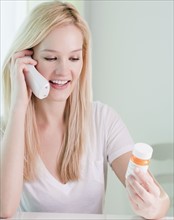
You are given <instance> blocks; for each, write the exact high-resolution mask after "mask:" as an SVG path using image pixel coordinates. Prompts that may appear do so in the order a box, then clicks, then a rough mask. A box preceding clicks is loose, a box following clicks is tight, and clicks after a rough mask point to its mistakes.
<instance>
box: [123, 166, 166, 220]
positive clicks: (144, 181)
mask: <svg viewBox="0 0 174 220" xmlns="http://www.w3.org/2000/svg"><path fill="white" fill-rule="evenodd" d="M126 189H127V191H128V196H129V199H130V202H131V206H132V209H133V211H134V212H135V213H136V214H137V215H140V216H142V217H144V218H146V219H157V218H161V217H164V216H165V214H166V209H167V208H166V207H168V206H169V198H168V196H167V195H166V193H165V191H163V189H162V188H161V187H160V186H159V185H158V184H157V182H156V181H155V179H154V178H153V177H152V176H151V175H150V173H149V172H147V173H143V172H142V171H141V170H140V169H138V168H136V169H135V175H130V176H128V177H127V179H126ZM166 203H168V204H166ZM166 205H167V206H166Z"/></svg>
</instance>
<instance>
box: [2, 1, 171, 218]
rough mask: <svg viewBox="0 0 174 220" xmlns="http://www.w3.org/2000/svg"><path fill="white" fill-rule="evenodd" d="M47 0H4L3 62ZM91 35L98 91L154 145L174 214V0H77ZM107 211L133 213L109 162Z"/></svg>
mask: <svg viewBox="0 0 174 220" xmlns="http://www.w3.org/2000/svg"><path fill="white" fill-rule="evenodd" d="M41 2H43V1H37V0H35V1H25V0H23V1H8V0H4V1H3V0H1V2H0V3H1V66H2V62H3V59H4V57H5V55H6V53H7V50H8V48H9V46H10V44H11V43H12V40H13V38H14V35H15V33H16V31H17V29H18V27H19V26H20V24H21V23H22V21H23V19H24V18H25V16H26V14H27V13H28V12H29V11H30V10H32V8H33V7H35V6H36V5H37V4H39V3H41ZM68 2H71V3H73V4H74V5H75V6H76V7H77V8H78V9H79V11H80V13H81V15H82V16H83V17H84V18H85V19H86V21H87V22H88V24H89V27H90V29H91V35H92V66H93V96H94V100H100V101H102V102H104V103H106V104H108V105H110V106H112V107H113V108H114V109H115V110H116V111H117V112H118V113H119V114H120V116H121V117H122V119H123V121H124V122H125V124H126V125H127V127H128V129H129V131H130V133H131V135H132V137H133V139H134V141H135V142H145V143H148V144H150V145H151V146H152V147H153V148H154V154H153V159H152V161H151V164H150V170H151V171H152V173H153V174H154V176H155V177H156V179H157V180H158V181H159V182H160V184H161V185H162V186H163V188H164V189H165V190H166V191H167V193H168V194H169V196H170V198H171V206H170V210H169V213H168V215H172V216H173V215H174V214H173V206H174V203H173V200H174V192H173V189H174V184H173V179H174V171H173V148H174V145H173V142H174V141H173V140H174V139H173V122H174V121H173V94H174V92H173V40H174V39H173V30H174V24H173V10H174V8H173V7H174V3H173V1H172V0H166V1H160V0H159V1H158V0H156V1H148V0H147V1H143V0H139V1H138V0H135V1H133V0H127V1H126V0H122V1H121V0H120V1H117V0H112V1H110V0H107V1H104V0H101V1H100V0H96V1H94V0H89V1H88V0H84V1H82V0H74V1H68ZM105 213H109V214H132V211H131V208H130V205H129V202H128V198H127V195H126V192H125V189H124V187H123V186H122V185H121V183H120V182H119V181H118V179H117V178H116V177H115V175H114V173H113V172H112V170H111V169H110V167H109V173H108V184H107V192H106V202H105Z"/></svg>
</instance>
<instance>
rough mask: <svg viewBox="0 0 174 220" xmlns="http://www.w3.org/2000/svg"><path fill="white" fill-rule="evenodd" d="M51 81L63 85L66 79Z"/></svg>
mask: <svg viewBox="0 0 174 220" xmlns="http://www.w3.org/2000/svg"><path fill="white" fill-rule="evenodd" d="M51 82H52V83H54V84H57V85H65V84H66V83H67V82H68V80H53V81H51Z"/></svg>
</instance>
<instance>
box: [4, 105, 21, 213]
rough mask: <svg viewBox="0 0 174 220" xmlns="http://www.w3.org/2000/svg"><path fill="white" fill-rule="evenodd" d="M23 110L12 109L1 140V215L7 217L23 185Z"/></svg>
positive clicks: (14, 206) (15, 204)
mask: <svg viewBox="0 0 174 220" xmlns="http://www.w3.org/2000/svg"><path fill="white" fill-rule="evenodd" d="M24 126H25V112H24V111H23V110H22V109H20V110H19V109H13V110H12V111H11V114H10V117H9V121H8V124H7V127H6V130H5V133H4V136H3V139H2V142H1V177H0V185H1V190H0V203H1V210H0V216H1V217H9V215H11V214H13V213H14V212H15V210H16V208H17V207H18V205H19V201H20V194H21V190H22V185H23V164H24Z"/></svg>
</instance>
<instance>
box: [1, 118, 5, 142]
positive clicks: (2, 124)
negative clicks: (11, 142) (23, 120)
mask: <svg viewBox="0 0 174 220" xmlns="http://www.w3.org/2000/svg"><path fill="white" fill-rule="evenodd" d="M4 132H5V123H4V120H3V117H2V116H1V117H0V140H1V139H2V137H3V135H4Z"/></svg>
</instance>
